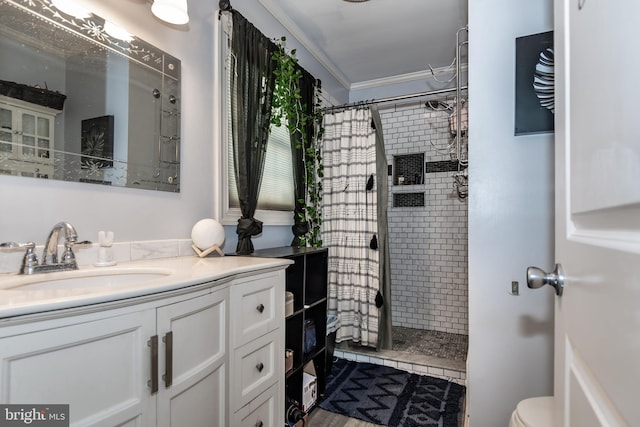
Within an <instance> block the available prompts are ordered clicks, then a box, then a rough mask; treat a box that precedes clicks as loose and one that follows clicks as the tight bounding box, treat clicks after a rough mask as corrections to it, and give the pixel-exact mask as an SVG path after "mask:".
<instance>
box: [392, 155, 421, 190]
mask: <svg viewBox="0 0 640 427" xmlns="http://www.w3.org/2000/svg"><path fill="white" fill-rule="evenodd" d="M418 184H424V153H414V154H402V155H396V156H393V185H418Z"/></svg>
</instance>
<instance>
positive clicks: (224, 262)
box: [0, 256, 291, 319]
mask: <svg viewBox="0 0 640 427" xmlns="http://www.w3.org/2000/svg"><path fill="white" fill-rule="evenodd" d="M289 264H291V261H290V260H287V259H281V258H257V257H243V256H225V257H208V258H198V257H196V256H185V257H174V258H161V259H154V260H143V261H131V262H126V263H119V264H117V265H115V266H112V267H94V266H79V270H75V271H71V272H56V273H39V274H37V275H30V276H25V275H18V274H2V275H0V319H2V318H7V317H14V316H20V315H25V314H33V313H40V312H45V311H51V310H60V309H66V308H73V307H82V306H86V305H90V304H97V303H104V302H109V301H117V300H122V299H128V298H135V297H139V296H143V295H150V294H155V293H159V292H166V291H172V290H177V289H181V288H184V287H187V286H192V285H199V284H202V283H206V282H210V281H213V280H218V279H223V278H225V277H229V276H232V275H235V274H241V273H249V272H256V271H259V270H263V269H270V268H276V267H279V266H287V265H289ZM110 269H111V271H117V272H118V274H126V273H127V272H131V273H137V274H139V273H141V272H144V271H147V270H148V271H150V272H155V271H163V272H167V273H169V272H170V273H171V274H167V275H163V276H160V277H153V278H151V279H146V280H141V281H136V282H133V283H126V284H118V285H114V286H97V287H94V288H90V287H73V288H69V289H47V285H46V284H43V285H40V286H39V289H29V287H25V289H20V287H19V286H20V284H22V283H24V282H25V281H26V280H34V278H36V276H37V279H36V280H41V279H44V280H61V279H65V278H72V277H75V276H78V275H80V276H91V275H100V274H109V271H110Z"/></svg>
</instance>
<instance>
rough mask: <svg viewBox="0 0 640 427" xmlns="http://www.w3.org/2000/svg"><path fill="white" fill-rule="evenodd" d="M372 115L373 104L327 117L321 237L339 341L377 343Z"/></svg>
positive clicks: (375, 222) (377, 286)
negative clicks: (327, 253) (338, 323)
mask: <svg viewBox="0 0 640 427" xmlns="http://www.w3.org/2000/svg"><path fill="white" fill-rule="evenodd" d="M371 119H372V117H371V111H370V110H369V108H366V109H364V108H360V109H350V110H346V111H341V112H336V113H327V114H325V116H324V136H323V138H322V142H323V159H324V180H323V208H322V216H323V222H322V224H323V234H322V241H323V243H324V244H325V245H326V246H327V247H328V249H329V263H328V273H329V283H328V286H329V302H328V310H329V314H336V315H338V316H339V317H340V328H339V329H338V331H337V335H336V342H342V341H347V340H351V341H353V342H356V343H360V344H361V345H363V346H368V347H374V348H375V347H377V344H378V312H379V309H378V307H377V306H376V297H378V290H379V254H380V252H379V250H378V248H377V246H378V245H377V237H376V234H377V232H378V225H377V213H378V210H377V199H378V197H377V181H378V180H377V179H376V178H375V176H376V133H375V131H374V129H373V128H372V126H371ZM383 182H384V184H385V185H386V182H387V181H386V180H385V181H383Z"/></svg>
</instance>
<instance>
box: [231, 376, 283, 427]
mask: <svg viewBox="0 0 640 427" xmlns="http://www.w3.org/2000/svg"><path fill="white" fill-rule="evenodd" d="M281 408H284V403H281V402H280V398H279V393H278V386H277V385H274V386H272V387H271V388H269V389H268V390H267V391H265V392H264V393H263V394H261V395H260V396H258V397H257V398H256V399H254V400H253V401H251V403H249V404H248V405H246V406H245V407H243V408H242V409H241V410H240V411H238V412H237V413H236V414H234V416H232V418H231V420H232V421H231V425H233V426H239V427H256V426H263V427H280V426H281V425H282V420H283V419H284V416H283V414H282V409H281Z"/></svg>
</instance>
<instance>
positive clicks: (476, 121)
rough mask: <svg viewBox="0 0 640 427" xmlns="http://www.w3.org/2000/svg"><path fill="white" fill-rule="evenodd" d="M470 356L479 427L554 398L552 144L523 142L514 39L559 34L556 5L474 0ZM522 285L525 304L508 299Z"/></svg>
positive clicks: (535, 139)
mask: <svg viewBox="0 0 640 427" xmlns="http://www.w3.org/2000/svg"><path fill="white" fill-rule="evenodd" d="M469 28H470V44H469V63H470V66H469V99H470V103H469V120H470V122H469V130H470V140H469V161H470V166H469V176H470V178H469V179H470V181H469V182H470V187H469V188H470V194H469V356H468V359H467V364H468V369H467V381H468V383H467V385H468V396H469V405H470V407H469V414H470V421H471V426H472V427H498V426H507V425H508V422H509V416H510V413H511V411H513V409H514V408H515V406H516V404H517V403H518V401H520V400H521V399H524V398H527V397H532V396H539V395H551V394H552V393H553V298H554V297H553V295H552V294H553V293H552V292H549V289H539V290H535V291H533V290H530V289H528V288H527V287H526V277H525V271H526V268H527V266H529V265H537V266H540V267H542V268H546V269H549V268H552V267H553V233H554V228H553V209H554V203H553V159H554V156H553V135H551V134H544V135H532V136H520V137H515V136H514V107H513V106H514V87H515V85H514V69H515V38H516V37H519V36H522V35H527V34H534V33H539V32H543V31H548V30H550V29H552V28H553V9H552V1H551V0H544V1H539V2H520V1H519V2H514V1H511V0H490V1H486V0H485V1H469ZM513 280H517V281H519V282H520V296H512V295H510V294H509V291H510V288H511V281H513Z"/></svg>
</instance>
